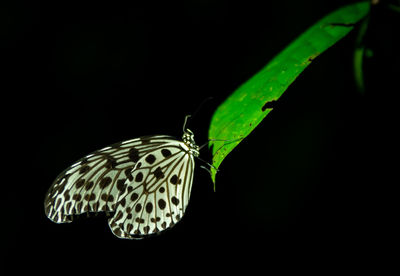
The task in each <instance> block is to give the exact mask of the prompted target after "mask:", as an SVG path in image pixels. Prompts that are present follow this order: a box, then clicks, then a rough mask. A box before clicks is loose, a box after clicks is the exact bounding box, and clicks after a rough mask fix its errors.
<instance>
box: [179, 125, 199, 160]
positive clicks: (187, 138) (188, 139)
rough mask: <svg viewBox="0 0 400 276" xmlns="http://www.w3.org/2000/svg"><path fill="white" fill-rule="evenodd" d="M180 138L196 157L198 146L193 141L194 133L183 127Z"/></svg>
mask: <svg viewBox="0 0 400 276" xmlns="http://www.w3.org/2000/svg"><path fill="white" fill-rule="evenodd" d="M182 140H183V142H184V143H185V145H186V146H188V147H189V149H190V152H191V153H192V154H193V155H194V156H196V157H198V156H199V155H200V152H199V146H198V145H196V142H195V141H194V134H193V132H192V131H191V130H190V129H185V130H184V131H183V136H182Z"/></svg>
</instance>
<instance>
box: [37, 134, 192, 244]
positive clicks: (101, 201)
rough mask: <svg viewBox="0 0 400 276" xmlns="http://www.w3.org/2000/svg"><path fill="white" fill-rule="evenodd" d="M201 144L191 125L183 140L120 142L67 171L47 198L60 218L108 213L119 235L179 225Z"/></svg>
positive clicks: (59, 220) (50, 208)
mask: <svg viewBox="0 0 400 276" xmlns="http://www.w3.org/2000/svg"><path fill="white" fill-rule="evenodd" d="M197 156H199V147H198V146H197V145H196V143H195V141H194V135H193V133H192V132H191V131H190V130H189V129H185V130H184V134H183V137H182V141H179V140H177V139H175V138H173V137H170V136H165V135H155V136H145V137H140V138H136V139H132V140H128V141H125V142H121V143H117V144H114V145H111V146H109V147H106V148H103V149H101V150H98V151H95V152H94V153H92V154H89V155H87V156H86V157H84V158H82V159H81V160H79V161H78V162H76V163H75V164H74V165H72V166H71V167H69V168H68V169H66V170H65V171H64V172H62V173H61V174H60V175H59V176H58V177H57V178H56V180H55V181H54V183H53V185H52V186H51V187H50V189H49V191H48V193H47V195H46V199H45V213H46V215H47V217H48V218H49V219H50V220H52V221H53V222H56V223H66V222H71V221H72V218H73V216H74V215H79V214H82V213H88V212H106V213H108V214H111V215H112V216H111V217H110V218H109V220H108V223H109V226H110V228H111V230H112V232H113V233H114V234H115V235H116V236H117V237H119V238H126V239H136V238H143V237H145V236H147V235H149V234H155V233H159V232H161V231H163V230H165V229H168V228H170V227H172V226H174V225H175V224H176V223H177V222H178V221H179V220H180V219H181V218H182V216H183V215H184V213H185V210H186V207H187V205H188V202H189V198H190V192H191V188H192V182H193V171H194V157H197Z"/></svg>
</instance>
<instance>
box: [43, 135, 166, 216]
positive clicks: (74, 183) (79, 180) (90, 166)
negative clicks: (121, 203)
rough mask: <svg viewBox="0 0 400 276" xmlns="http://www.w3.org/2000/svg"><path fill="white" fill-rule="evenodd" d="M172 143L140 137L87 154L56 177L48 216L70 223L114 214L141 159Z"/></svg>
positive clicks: (47, 202) (163, 138) (48, 200)
mask: <svg viewBox="0 0 400 276" xmlns="http://www.w3.org/2000/svg"><path fill="white" fill-rule="evenodd" d="M173 140H174V138H172V137H169V136H152V137H141V138H137V139H133V140H128V141H125V142H122V143H117V144H114V145H112V146H109V147H106V148H104V149H102V150H98V151H96V152H94V153H92V154H89V155H87V156H86V157H84V158H82V159H81V160H79V161H78V162H76V163H75V164H73V165H72V166H71V167H70V168H68V169H66V170H65V171H64V172H62V173H61V174H60V175H59V176H58V177H57V178H56V180H55V181H54V183H53V185H52V186H51V187H50V189H49V191H48V193H47V195H46V199H45V212H46V215H47V216H48V218H49V219H51V220H52V221H54V222H56V223H64V222H70V221H71V220H72V217H71V216H72V215H78V214H82V213H86V212H98V211H111V212H112V211H114V209H115V203H116V201H117V198H118V195H119V194H120V193H121V192H122V191H123V190H124V189H123V188H124V187H125V181H126V180H127V179H130V178H131V175H130V173H131V171H132V169H133V168H134V166H135V164H136V163H137V162H138V160H139V159H140V157H141V156H143V155H144V154H145V153H146V152H148V151H151V150H152V149H153V148H154V147H159V146H161V145H163V144H166V143H168V142H170V141H173Z"/></svg>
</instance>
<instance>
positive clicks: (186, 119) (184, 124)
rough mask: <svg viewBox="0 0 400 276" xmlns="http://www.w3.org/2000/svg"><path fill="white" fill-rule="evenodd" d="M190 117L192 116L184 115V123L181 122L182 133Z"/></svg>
mask: <svg viewBox="0 0 400 276" xmlns="http://www.w3.org/2000/svg"><path fill="white" fill-rule="evenodd" d="M190 117H192V115H186V116H185V121H184V122H183V132H185V130H186V124H187V121H188V119H189V118H190Z"/></svg>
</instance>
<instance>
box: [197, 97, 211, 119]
mask: <svg viewBox="0 0 400 276" xmlns="http://www.w3.org/2000/svg"><path fill="white" fill-rule="evenodd" d="M212 99H214V98H213V97H208V98H205V99H204V100H203V101H202V102H201V103H200V104H199V106H198V107H197V108H196V111H195V112H193V117H194V116H196V114H197V113H198V112H199V111H200V109H201V108H202V107H203V105H204V104H205V103H206V102H208V101H209V100H212Z"/></svg>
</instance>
